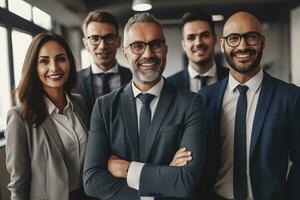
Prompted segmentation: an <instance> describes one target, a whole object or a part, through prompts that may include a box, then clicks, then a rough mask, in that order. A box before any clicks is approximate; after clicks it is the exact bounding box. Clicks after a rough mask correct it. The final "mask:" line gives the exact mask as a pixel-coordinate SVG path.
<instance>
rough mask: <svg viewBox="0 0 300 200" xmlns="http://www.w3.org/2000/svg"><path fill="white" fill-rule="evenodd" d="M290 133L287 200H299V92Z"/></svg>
mask: <svg viewBox="0 0 300 200" xmlns="http://www.w3.org/2000/svg"><path fill="white" fill-rule="evenodd" d="M291 113H292V115H291V118H290V120H289V121H290V124H289V127H290V131H289V147H290V148H289V149H290V155H289V156H290V160H291V162H292V165H291V168H290V172H289V175H288V180H287V181H288V197H287V199H291V200H293V199H295V200H296V199H299V197H300V190H299V185H300V90H298V95H297V97H296V98H295V101H294V103H293V107H292V110H291Z"/></svg>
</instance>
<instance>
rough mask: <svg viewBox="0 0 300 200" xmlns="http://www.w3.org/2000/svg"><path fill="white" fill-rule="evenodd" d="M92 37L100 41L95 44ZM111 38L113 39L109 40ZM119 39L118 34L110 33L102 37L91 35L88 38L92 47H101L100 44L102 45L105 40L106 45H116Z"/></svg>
mask: <svg viewBox="0 0 300 200" xmlns="http://www.w3.org/2000/svg"><path fill="white" fill-rule="evenodd" d="M92 37H97V38H99V41H98V42H95V43H93V42H92V40H91V38H92ZM109 37H112V38H109ZM117 37H118V35H117V34H113V33H108V34H106V35H103V36H101V35H90V36H87V37H86V38H87V39H88V40H89V43H90V44H91V45H94V46H97V45H99V44H100V43H101V41H102V40H103V42H104V43H105V44H108V45H112V44H115V43H116V39H117ZM109 39H111V42H110V41H109Z"/></svg>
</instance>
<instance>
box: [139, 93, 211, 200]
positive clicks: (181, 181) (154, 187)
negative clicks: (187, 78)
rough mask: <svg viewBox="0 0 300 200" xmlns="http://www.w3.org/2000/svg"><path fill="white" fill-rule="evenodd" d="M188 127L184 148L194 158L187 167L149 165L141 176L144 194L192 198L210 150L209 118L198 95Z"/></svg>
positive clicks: (140, 189) (189, 116)
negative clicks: (207, 122)
mask: <svg viewBox="0 0 300 200" xmlns="http://www.w3.org/2000/svg"><path fill="white" fill-rule="evenodd" d="M184 127H185V128H184V132H183V138H182V141H181V147H186V148H187V149H188V150H190V151H191V152H192V156H193V159H192V160H191V161H190V162H188V164H187V165H186V166H184V167H172V166H167V165H153V164H145V166H144V167H143V169H142V172H141V178H140V186H139V192H140V194H141V196H155V197H180V198H188V197H190V196H192V195H193V194H194V193H195V191H196V187H197V183H198V181H199V178H200V175H201V172H202V168H203V165H204V160H205V153H206V117H205V112H204V108H203V105H202V101H201V99H200V96H198V95H195V97H194V99H193V103H192V105H191V108H190V111H189V113H188V115H187V118H186V120H185V124H184Z"/></svg>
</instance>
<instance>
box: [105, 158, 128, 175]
mask: <svg viewBox="0 0 300 200" xmlns="http://www.w3.org/2000/svg"><path fill="white" fill-rule="evenodd" d="M107 165H108V166H107V168H108V171H109V172H110V173H111V174H112V175H113V176H114V177H116V178H125V179H126V178H127V172H128V168H129V165H130V162H128V161H127V160H122V159H120V158H119V157H117V156H115V155H111V156H110V157H109V159H108V164H107Z"/></svg>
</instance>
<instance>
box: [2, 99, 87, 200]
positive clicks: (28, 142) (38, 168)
mask: <svg viewBox="0 0 300 200" xmlns="http://www.w3.org/2000/svg"><path fill="white" fill-rule="evenodd" d="M70 98H71V101H72V103H73V105H74V111H75V113H76V115H77V116H78V118H79V119H80V120H81V122H82V124H84V128H85V129H86V130H88V129H87V127H88V124H87V119H88V116H87V107H86V104H85V101H84V100H83V97H82V96H80V95H78V94H72V95H70ZM5 137H6V166H7V170H8V172H9V174H10V183H9V184H8V189H9V190H10V191H11V200H28V199H30V200H42V199H43V200H46V199H47V200H68V199H69V182H68V169H67V166H66V163H65V161H64V147H63V144H62V141H61V139H60V137H59V135H58V133H57V131H56V129H55V128H54V124H53V121H52V120H51V118H50V117H47V118H46V120H45V121H44V122H43V123H42V124H41V125H40V126H38V127H35V128H31V127H30V125H29V124H28V123H26V122H25V121H23V120H22V118H21V116H20V108H19V107H13V108H12V109H10V110H9V112H8V115H7V128H6V130H5Z"/></svg>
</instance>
